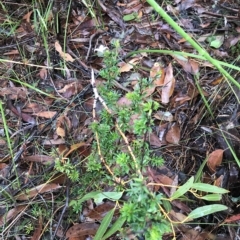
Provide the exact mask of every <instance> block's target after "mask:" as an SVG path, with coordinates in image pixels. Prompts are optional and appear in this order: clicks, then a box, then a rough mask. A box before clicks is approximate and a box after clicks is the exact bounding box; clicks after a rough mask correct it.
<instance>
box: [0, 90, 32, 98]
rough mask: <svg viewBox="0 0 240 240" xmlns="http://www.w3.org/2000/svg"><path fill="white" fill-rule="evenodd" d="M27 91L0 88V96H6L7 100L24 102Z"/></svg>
mask: <svg viewBox="0 0 240 240" xmlns="http://www.w3.org/2000/svg"><path fill="white" fill-rule="evenodd" d="M27 95H28V91H27V89H26V88H24V87H8V88H0V96H4V97H5V96H8V98H9V99H11V100H15V99H19V98H20V99H23V100H26V98H27Z"/></svg>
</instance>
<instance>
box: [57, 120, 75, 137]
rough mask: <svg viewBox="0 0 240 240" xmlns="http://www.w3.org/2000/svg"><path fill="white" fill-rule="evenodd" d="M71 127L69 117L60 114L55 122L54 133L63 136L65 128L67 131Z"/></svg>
mask: <svg viewBox="0 0 240 240" xmlns="http://www.w3.org/2000/svg"><path fill="white" fill-rule="evenodd" d="M71 127H72V124H71V121H70V119H69V118H68V117H67V116H66V115H62V116H60V117H59V118H58V119H57V122H56V133H57V135H58V136H60V137H62V138H63V137H65V128H67V130H68V131H69V130H70V129H71Z"/></svg>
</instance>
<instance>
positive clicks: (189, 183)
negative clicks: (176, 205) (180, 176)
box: [171, 176, 194, 201]
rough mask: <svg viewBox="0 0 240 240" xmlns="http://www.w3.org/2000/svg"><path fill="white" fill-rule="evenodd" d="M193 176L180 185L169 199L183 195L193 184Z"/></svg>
mask: <svg viewBox="0 0 240 240" xmlns="http://www.w3.org/2000/svg"><path fill="white" fill-rule="evenodd" d="M193 181H194V177H193V176H192V177H191V178H189V179H188V181H187V182H186V183H185V184H184V185H182V186H181V187H180V188H179V189H178V190H177V191H176V192H175V193H174V194H173V195H172V196H171V201H172V200H174V199H177V198H179V197H180V196H182V195H184V193H186V192H187V191H188V190H189V189H190V188H191V187H192V185H193Z"/></svg>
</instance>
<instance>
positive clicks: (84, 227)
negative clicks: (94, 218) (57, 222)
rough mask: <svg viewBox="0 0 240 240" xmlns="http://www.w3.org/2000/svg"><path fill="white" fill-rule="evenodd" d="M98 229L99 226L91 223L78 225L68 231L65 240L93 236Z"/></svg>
mask: <svg viewBox="0 0 240 240" xmlns="http://www.w3.org/2000/svg"><path fill="white" fill-rule="evenodd" d="M98 228H99V225H98V224H96V223H93V222H86V223H78V224H75V225H73V226H72V227H70V228H69V229H68V231H67V232H66V238H70V237H71V238H72V237H81V236H86V235H94V234H95V233H96V232H97V230H98Z"/></svg>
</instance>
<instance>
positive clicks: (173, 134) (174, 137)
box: [166, 123, 180, 144]
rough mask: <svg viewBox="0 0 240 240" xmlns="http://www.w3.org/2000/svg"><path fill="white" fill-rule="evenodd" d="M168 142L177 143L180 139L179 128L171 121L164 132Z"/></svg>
mask: <svg viewBox="0 0 240 240" xmlns="http://www.w3.org/2000/svg"><path fill="white" fill-rule="evenodd" d="M166 140H167V142H168V143H172V144H178V143H179V140H180V128H179V126H178V124H177V123H173V124H172V125H171V127H170V129H169V130H168V132H167V134H166Z"/></svg>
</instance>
